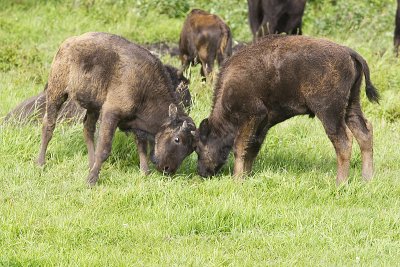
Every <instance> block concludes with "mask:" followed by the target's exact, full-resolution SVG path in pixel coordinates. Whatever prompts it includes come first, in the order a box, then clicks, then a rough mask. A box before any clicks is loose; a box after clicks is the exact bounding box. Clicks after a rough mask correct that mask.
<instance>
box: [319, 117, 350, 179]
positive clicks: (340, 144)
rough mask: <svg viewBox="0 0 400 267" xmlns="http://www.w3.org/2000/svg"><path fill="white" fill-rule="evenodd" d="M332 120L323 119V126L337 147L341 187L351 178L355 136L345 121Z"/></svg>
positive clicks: (338, 176)
mask: <svg viewBox="0 0 400 267" xmlns="http://www.w3.org/2000/svg"><path fill="white" fill-rule="evenodd" d="M330 118H331V120H330V121H329V120H324V119H322V124H323V125H324V128H325V131H326V133H327V135H328V137H329V139H330V140H331V142H332V144H333V146H334V147H335V151H336V156H337V177H336V184H337V185H340V184H343V183H345V182H347V178H348V176H349V169H350V157H351V148H352V140H353V136H352V134H351V132H350V130H349V128H347V126H346V123H345V122H344V120H343V119H341V120H340V121H335V119H334V116H331V117H330ZM325 119H326V118H325Z"/></svg>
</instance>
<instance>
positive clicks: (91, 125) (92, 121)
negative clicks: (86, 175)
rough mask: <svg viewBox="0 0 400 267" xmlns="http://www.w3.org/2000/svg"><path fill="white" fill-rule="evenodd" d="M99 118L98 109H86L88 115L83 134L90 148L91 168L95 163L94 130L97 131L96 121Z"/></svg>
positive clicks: (84, 122)
mask: <svg viewBox="0 0 400 267" xmlns="http://www.w3.org/2000/svg"><path fill="white" fill-rule="evenodd" d="M98 119H99V112H97V111H86V115H85V118H84V121H83V126H84V128H83V136H84V137H85V142H86V146H87V150H88V156H89V169H91V168H92V167H93V164H94V155H95V150H94V132H95V131H96V122H97V120H98Z"/></svg>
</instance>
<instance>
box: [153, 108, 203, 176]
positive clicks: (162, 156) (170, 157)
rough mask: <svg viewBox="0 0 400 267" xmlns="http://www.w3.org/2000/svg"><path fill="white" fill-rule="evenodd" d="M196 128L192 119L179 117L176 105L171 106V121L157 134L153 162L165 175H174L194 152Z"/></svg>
mask: <svg viewBox="0 0 400 267" xmlns="http://www.w3.org/2000/svg"><path fill="white" fill-rule="evenodd" d="M195 130H196V127H195V125H194V123H193V121H192V120H191V118H190V117H187V116H179V115H178V111H177V107H176V106H175V105H174V104H171V105H170V106H169V119H168V121H167V122H166V123H164V124H163V125H162V127H161V131H159V132H158V133H157V134H156V137H155V144H154V154H153V155H152V161H153V163H154V164H155V165H156V168H157V169H158V170H159V171H161V172H164V173H168V174H173V173H175V172H176V170H177V169H178V168H179V166H180V165H181V163H182V161H183V160H184V159H185V158H186V157H187V156H189V155H190V154H191V153H192V152H193V150H194V143H195V142H194V134H195Z"/></svg>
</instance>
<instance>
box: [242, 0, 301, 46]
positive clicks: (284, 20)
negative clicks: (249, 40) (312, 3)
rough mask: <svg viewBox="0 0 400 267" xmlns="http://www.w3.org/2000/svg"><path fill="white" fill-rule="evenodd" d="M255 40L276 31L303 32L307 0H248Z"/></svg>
mask: <svg viewBox="0 0 400 267" xmlns="http://www.w3.org/2000/svg"><path fill="white" fill-rule="evenodd" d="M247 4H248V7H249V23H250V28H251V32H252V33H253V40H254V41H256V40H257V39H258V38H260V37H262V36H264V35H267V34H274V33H287V34H300V35H301V34H302V32H301V24H302V19H303V13H304V8H305V6H306V0H247Z"/></svg>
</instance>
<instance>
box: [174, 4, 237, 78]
mask: <svg viewBox="0 0 400 267" xmlns="http://www.w3.org/2000/svg"><path fill="white" fill-rule="evenodd" d="M179 52H180V59H181V62H182V69H183V70H186V69H187V68H188V67H189V66H190V64H192V65H196V64H197V63H198V62H200V63H201V70H200V74H201V76H202V77H203V80H204V79H205V77H206V76H208V74H209V73H211V72H212V70H213V67H214V61H215V59H217V62H218V65H220V64H221V63H222V62H223V61H224V60H225V59H226V58H227V57H229V56H230V55H231V54H232V36H231V31H230V29H229V27H228V25H226V24H225V22H224V21H223V20H222V19H221V18H219V17H218V16H216V15H213V14H210V13H207V12H205V11H203V10H200V9H193V10H192V11H190V13H189V14H188V16H187V18H186V20H185V22H184V24H183V28H182V31H181V34H180V39H179Z"/></svg>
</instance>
